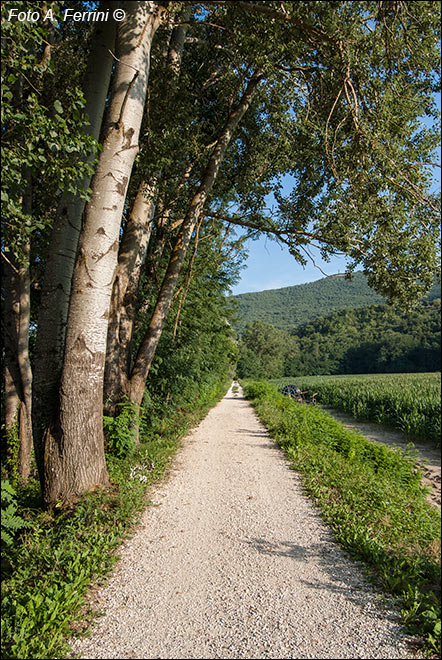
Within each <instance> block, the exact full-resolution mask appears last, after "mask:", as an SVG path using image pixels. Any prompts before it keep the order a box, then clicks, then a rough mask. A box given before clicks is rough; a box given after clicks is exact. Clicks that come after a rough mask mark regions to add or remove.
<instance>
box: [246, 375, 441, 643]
mask: <svg viewBox="0 0 442 660" xmlns="http://www.w3.org/2000/svg"><path fill="white" fill-rule="evenodd" d="M244 391H245V395H246V396H247V397H248V398H249V399H251V400H252V403H253V405H254V406H255V407H256V411H257V413H258V415H259V417H260V418H261V420H262V421H263V422H264V424H265V425H266V426H267V428H268V429H269V431H270V433H271V435H272V436H273V437H274V438H275V440H276V441H277V442H278V444H279V445H280V446H281V447H282V448H283V449H284V450H285V452H286V454H287V456H288V458H289V459H290V461H291V464H292V466H293V468H294V469H296V470H297V471H298V472H299V473H301V475H302V478H303V483H304V485H305V488H306V489H307V491H308V492H309V494H310V495H311V497H312V498H313V500H314V501H315V503H316V504H317V506H318V507H319V508H320V510H321V515H322V517H323V519H324V520H325V522H326V523H327V524H328V525H329V526H330V527H331V528H332V529H333V532H334V535H335V537H336V539H337V540H338V541H339V542H340V543H341V544H342V545H343V546H344V547H345V548H346V549H347V550H348V551H349V552H350V553H351V554H352V555H353V556H355V557H357V558H358V559H359V560H362V561H363V562H364V564H365V566H366V567H367V571H368V574H369V575H370V576H371V577H372V578H373V579H374V580H375V581H376V582H377V584H378V585H379V586H381V588H382V589H383V590H385V591H386V592H388V593H390V594H393V595H394V596H395V597H396V598H397V599H398V604H399V607H400V610H401V613H402V618H403V621H404V623H405V624H406V625H407V627H408V629H409V630H410V632H412V633H413V634H416V635H420V636H422V637H424V638H425V644H426V648H427V650H428V651H429V653H433V654H435V653H436V652H438V651H439V650H440V625H441V624H440V512H439V511H437V510H436V509H435V508H433V507H431V506H430V505H429V504H428V503H427V502H426V500H425V490H424V489H423V488H422V486H421V484H420V478H421V475H420V473H419V471H418V470H417V468H416V467H415V464H414V462H413V460H412V458H411V457H408V456H406V455H405V456H404V454H403V453H402V452H400V451H398V450H395V449H392V448H390V447H387V446H384V445H380V444H377V443H371V442H369V441H368V440H366V439H365V438H364V437H363V436H362V435H361V434H360V433H357V432H354V431H349V430H347V429H345V428H344V427H343V426H342V424H340V423H339V422H337V421H336V420H335V419H333V418H332V417H330V415H328V414H327V413H325V412H324V411H322V410H319V409H317V408H314V407H311V406H302V405H299V404H297V403H296V402H295V401H293V400H291V399H288V398H287V397H283V396H282V395H281V394H279V393H278V391H277V389H276V387H275V386H273V385H271V384H269V383H263V382H258V383H256V382H255V383H245V384H244Z"/></svg>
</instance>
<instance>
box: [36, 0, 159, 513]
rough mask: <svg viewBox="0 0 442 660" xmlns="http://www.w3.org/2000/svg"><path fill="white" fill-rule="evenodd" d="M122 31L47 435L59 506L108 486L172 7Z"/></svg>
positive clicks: (140, 10) (131, 5)
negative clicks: (139, 222)
mask: <svg viewBox="0 0 442 660" xmlns="http://www.w3.org/2000/svg"><path fill="white" fill-rule="evenodd" d="M124 8H125V11H126V18H125V20H124V21H123V22H122V23H121V24H120V25H119V29H118V37H117V43H118V46H119V48H118V53H117V55H118V63H117V70H116V75H115V79H114V84H113V88H112V92H111V99H110V106H109V119H108V126H107V129H106V134H105V139H104V143H103V151H102V153H101V155H100V158H99V162H98V166H97V171H96V174H95V176H94V180H93V185H92V196H91V200H90V202H89V203H88V204H87V207H86V210H85V218H84V223H83V228H82V232H81V235H80V242H79V251H78V256H77V260H76V265H75V269H74V275H73V281H72V292H71V299H70V308H69V317H68V327H67V333H66V348H65V357H64V364H63V374H62V380H61V389H60V411H59V417H58V419H57V420H56V423H55V424H54V425H53V426H52V427H51V428H50V429H49V430H48V432H47V433H46V435H45V470H44V488H43V490H44V497H45V501H46V502H47V503H48V504H49V505H51V504H52V503H54V502H55V501H56V500H57V499H58V498H62V499H65V500H68V499H71V498H72V497H75V495H77V494H79V493H81V492H83V491H85V490H88V489H90V488H92V487H94V486H95V485H97V484H103V483H107V481H108V476H107V470H106V464H105V458H104V440H103V428H102V417H103V374H104V358H105V350H106V337H107V328H108V316H109V303H110V296H111V293H112V285H113V280H114V274H115V269H116V266H117V254H118V244H119V232H120V224H121V218H122V213H123V207H124V202H125V198H126V192H127V187H128V183H129V179H130V176H131V172H132V168H133V164H134V160H135V157H136V155H137V153H138V138H139V131H140V126H141V120H142V116H143V112H144V105H145V100H146V93H147V82H148V74H149V64H150V48H151V43H152V39H153V36H154V34H155V31H156V29H157V28H158V26H159V25H160V23H161V20H162V17H163V15H164V12H165V10H164V8H163V7H162V6H161V5H158V4H157V3H155V2H127V3H125V5H124Z"/></svg>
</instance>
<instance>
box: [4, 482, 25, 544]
mask: <svg viewBox="0 0 442 660" xmlns="http://www.w3.org/2000/svg"><path fill="white" fill-rule="evenodd" d="M1 494H2V528H1V540H2V545H3V544H5V545H7V546H12V545H13V543H14V538H15V536H16V535H17V533H18V532H19V531H20V530H23V529H26V528H27V527H29V526H30V525H29V523H28V522H26V520H24V519H23V518H22V517H21V516H20V515H18V513H17V510H18V504H17V493H16V491H15V489H14V488H13V487H12V486H11V484H10V483H9V480H8V479H2V484H1Z"/></svg>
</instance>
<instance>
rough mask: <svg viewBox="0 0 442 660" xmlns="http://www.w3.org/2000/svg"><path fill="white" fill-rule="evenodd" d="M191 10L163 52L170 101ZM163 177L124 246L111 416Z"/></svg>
mask: <svg viewBox="0 0 442 660" xmlns="http://www.w3.org/2000/svg"><path fill="white" fill-rule="evenodd" d="M191 11H192V8H191V7H185V8H184V9H183V10H182V11H181V13H180V14H179V21H180V25H178V26H176V27H175V28H174V29H173V30H172V31H171V34H170V39H169V42H168V44H167V46H166V48H165V52H164V55H163V56H164V57H165V58H166V61H167V65H168V70H169V72H170V76H169V78H168V83H169V84H168V93H167V94H166V97H165V99H164V101H165V103H170V101H171V99H172V98H173V94H174V93H175V92H176V88H177V84H178V79H179V75H180V70H181V61H182V54H183V48H184V39H185V36H186V32H187V25H186V24H185V21H187V20H188V19H189V16H190V14H191ZM161 178H162V172H158V173H157V174H156V175H154V176H152V178H151V179H150V180H149V181H142V182H141V183H140V186H139V188H138V192H137V195H136V197H135V201H134V204H133V207H132V212H131V214H130V217H129V220H128V222H127V225H126V227H125V230H124V235H123V238H122V241H121V245H120V251H119V255H118V266H117V271H116V276H115V281H114V286H113V291H112V299H111V306H110V314H109V328H108V336H107V349H106V365H105V376H104V410H105V414H106V415H110V416H114V415H115V414H116V412H117V411H116V407H115V406H116V404H117V403H118V402H120V401H121V399H122V396H123V393H125V392H127V382H128V379H129V377H130V369H131V353H132V339H133V329H134V320H135V311H136V299H137V294H138V288H139V283H140V277H141V270H142V267H143V264H144V262H145V259H146V253H147V248H148V244H149V240H150V237H151V233H152V222H153V217H154V213H155V207H156V200H157V196H158V189H159V185H160V181H161Z"/></svg>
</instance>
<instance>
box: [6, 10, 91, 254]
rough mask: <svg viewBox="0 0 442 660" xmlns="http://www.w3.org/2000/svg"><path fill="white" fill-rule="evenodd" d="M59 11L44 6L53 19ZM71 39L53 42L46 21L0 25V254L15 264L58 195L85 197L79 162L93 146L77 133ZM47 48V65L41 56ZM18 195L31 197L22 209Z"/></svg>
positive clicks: (80, 128) (81, 120)
mask: <svg viewBox="0 0 442 660" xmlns="http://www.w3.org/2000/svg"><path fill="white" fill-rule="evenodd" d="M5 5H6V6H5V7H2V9H3V11H5V13H6V12H7V11H8V9H9V8H11V7H13V8H15V9H18V11H25V12H26V11H28V10H30V11H34V10H35V11H38V12H43V5H44V3H40V2H32V3H28V2H18V3H15V4H12V3H5ZM60 6H61V3H58V2H54V3H52V5H51V9H52V10H53V12H54V17H55V18H56V17H58V16H60V12H61V8H60ZM78 37H79V35H78V34H76V32H75V26H72V25H71V26H69V27H67V26H66V29H65V31H64V34H63V38H61V31H58V32H57V31H55V32H54V29H53V25H52V23H51V21H50V20H48V21H45V22H38V23H36V24H33V25H32V26H31V25H30V24H29V23H28V22H27V21H19V20H11V21H7V20H3V21H2V97H1V98H2V160H3V165H4V179H3V192H2V216H3V222H4V225H3V227H4V235H3V244H2V250H5V252H12V253H13V255H14V256H15V257H17V258H20V257H21V252H20V249H21V246H22V244H23V243H26V242H27V241H29V240H30V238H31V237H32V238H33V239H34V238H35V237H36V236H38V235H40V234H41V232H43V231H44V230H45V229H46V228H47V227H48V226H49V225H50V223H51V220H52V214H53V210H54V199H56V197H57V194H58V193H59V191H70V192H73V193H77V194H80V195H83V196H85V195H86V192H87V191H84V190H79V189H78V183H79V181H80V180H81V177H82V175H83V174H84V173H86V172H91V171H92V163H90V162H89V163H88V162H87V156H88V155H89V154H90V153H95V152H96V143H95V141H94V140H93V139H92V138H91V137H90V136H87V135H86V134H85V132H84V127H85V126H86V125H87V123H88V120H87V117H86V116H85V114H84V110H83V109H84V105H85V101H84V98H83V94H82V91H81V89H80V88H79V83H80V78H79V76H80V73H81V71H82V68H83V64H82V62H81V59H80V58H81V52H80V51H79V52H78V53H77V54H76V55H74V54H73V49H72V46H73V44H74V43H75V42H76V40H77V39H78ZM60 38H61V39H60ZM51 42H52V57H50V56H49V55H48V54H47V53H46V51H45V49H46V48H47V46H48V45H49V44H50V43H51ZM74 50H75V49H74ZM55 52H56V57H54V53H55ZM79 56H80V57H79ZM66 59H69V60H70V62H69V66H67V65H66ZM75 60H77V63H75ZM63 62H64V64H63ZM26 192H28V194H29V196H30V195H32V204H29V205H28V206H29V207H30V208H27V207H26V205H25V204H24V202H23V198H24V197H25V193H26Z"/></svg>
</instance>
